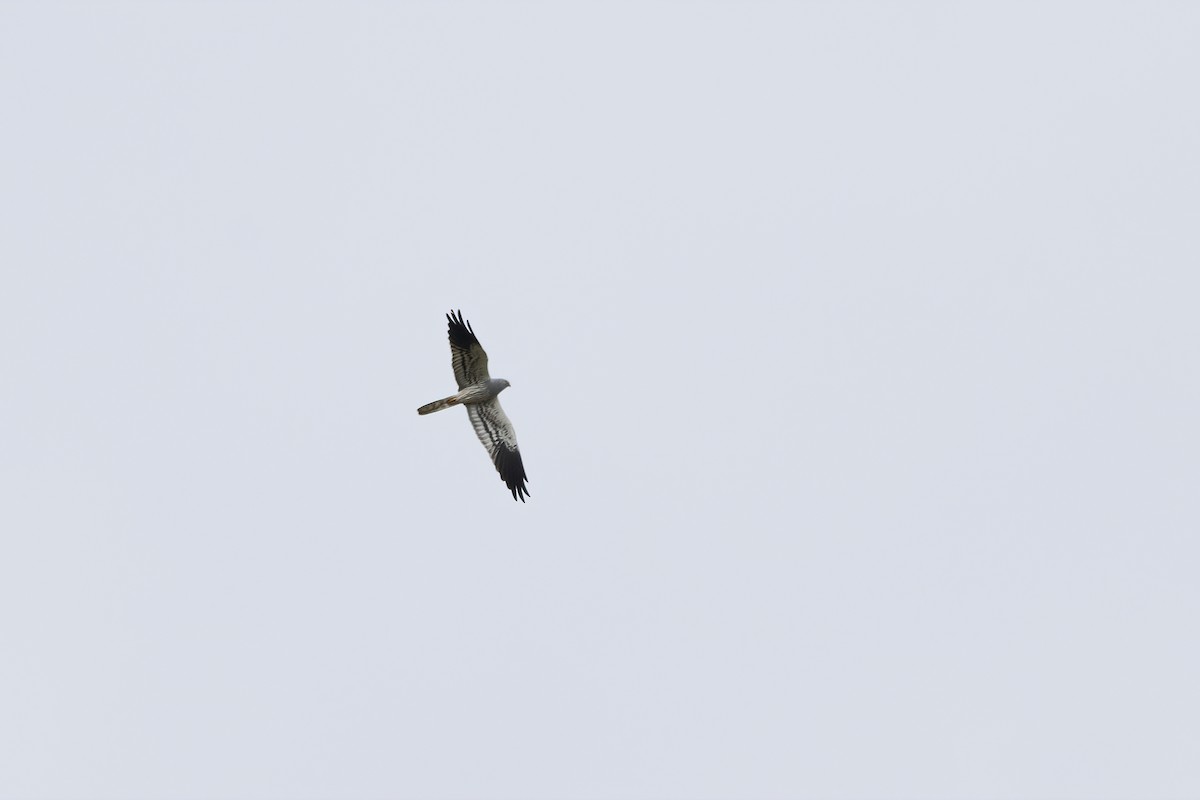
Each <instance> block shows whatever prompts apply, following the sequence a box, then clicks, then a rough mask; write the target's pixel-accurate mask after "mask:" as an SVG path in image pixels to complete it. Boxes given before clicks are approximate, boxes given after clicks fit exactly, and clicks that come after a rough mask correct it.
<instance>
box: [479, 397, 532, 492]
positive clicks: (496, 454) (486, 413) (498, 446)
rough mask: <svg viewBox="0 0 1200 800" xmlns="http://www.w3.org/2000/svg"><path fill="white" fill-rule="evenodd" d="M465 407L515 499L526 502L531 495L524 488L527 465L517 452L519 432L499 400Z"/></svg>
mask: <svg viewBox="0 0 1200 800" xmlns="http://www.w3.org/2000/svg"><path fill="white" fill-rule="evenodd" d="M466 408H467V414H468V416H470V417H471V424H472V425H473V426H475V434H476V435H477V436H478V437H479V441H481V442H483V446H484V447H486V448H487V451H488V455H490V456H491V457H492V463H493V464H495V465H496V471H497V472H499V473H500V478H501V479H502V480H503V481H504V483H505V484H506V485H507V486H508V488H509V490H510V491H511V492H512V496H513V500H520V501H521V502H522V503H524V502H525V498H526V497H528V496H529V489H528V488H527V487H526V486H525V481H526V477H525V465H524V464H523V463H521V453H520V451H519V450H517V433H516V431H514V430H513V426H512V423H511V422H509V421H508V415H507V414H505V413H504V409H503V408H501V407H500V401H499V400H497V399H496V398H494V397H493V398H492V399H491V400H489V401H487V402H486V403H480V404H478V405H468V406H467V407H466Z"/></svg>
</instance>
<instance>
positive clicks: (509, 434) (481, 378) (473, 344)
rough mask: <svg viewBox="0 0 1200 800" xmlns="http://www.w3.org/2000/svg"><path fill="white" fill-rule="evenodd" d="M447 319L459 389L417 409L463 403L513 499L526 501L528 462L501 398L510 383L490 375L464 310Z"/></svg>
mask: <svg viewBox="0 0 1200 800" xmlns="http://www.w3.org/2000/svg"><path fill="white" fill-rule="evenodd" d="M446 319H448V320H449V321H450V328H449V334H450V364H451V366H452V367H453V368H454V379H455V381H456V382H457V383H458V391H457V392H456V393H455V394H452V395H450V396H449V397H444V398H442V399H441V400H434V401H433V402H432V403H426V404H425V405H423V406H421V407H420V408H418V409H417V413H418V414H432V413H433V412H435V411H441V410H442V409H445V408H449V407H451V406H456V405H462V406H464V407H465V408H466V409H467V416H468V417H469V418H470V420H471V426H472V427H474V428H475V435H476V436H478V437H479V441H480V442H482V443H483V446H484V447H485V448H486V449H487V451H488V455H489V456H491V458H492V463H493V464H494V465H495V467H496V471H497V472H499V473H500V477H501V479H502V480H503V481H504V483H505V485H506V486H508V488H509V490H510V491H511V492H512V496H513V499H514V500H520V501H521V502H522V503H523V502H525V498H526V497H528V496H529V488H528V487H527V486H526V485H525V483H526V481H527V480H528V478H527V477H526V475H525V465H524V463H523V462H522V461H521V453H520V451H519V450H518V449H517V434H516V431H514V430H513V426H512V422H510V421H509V419H508V415H507V414H505V413H504V409H503V408H501V407H500V401H499V399H498V395H499V394H500V392H502V391H504V390H505V389H507V388H508V387H509V385H510V384H509V382H508V381H506V380H504V379H503V378H493V377H491V376H490V375H488V358H487V353H486V352H484V350H483V347H482V346H481V345H480V344H479V339H477V338H476V337H475V331H473V330H472V329H471V324H470V323H469V322H466V321H465V320H463V317H462V312H461V311H459V312H458V315H457V317H456V316H455V315H454V313H453V312H452V313H450V314H447V315H446Z"/></svg>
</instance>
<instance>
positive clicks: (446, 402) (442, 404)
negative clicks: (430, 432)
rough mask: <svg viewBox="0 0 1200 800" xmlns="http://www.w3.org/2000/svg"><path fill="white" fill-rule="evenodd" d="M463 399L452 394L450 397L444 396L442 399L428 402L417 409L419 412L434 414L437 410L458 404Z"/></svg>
mask: <svg viewBox="0 0 1200 800" xmlns="http://www.w3.org/2000/svg"><path fill="white" fill-rule="evenodd" d="M461 402H462V401H461V400H459V399H458V395H456V394H452V395H450V396H449V397H443V398H442V399H441V400H434V401H433V402H432V403H426V404H425V405H423V406H421V407H420V408H418V409H417V413H418V414H432V413H433V412H435V411H441V410H442V409H443V408H449V407H450V406H456V405H458V404H459V403H461Z"/></svg>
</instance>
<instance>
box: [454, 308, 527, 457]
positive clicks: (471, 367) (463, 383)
mask: <svg viewBox="0 0 1200 800" xmlns="http://www.w3.org/2000/svg"><path fill="white" fill-rule="evenodd" d="M446 319H448V320H450V363H451V365H453V367H454V380H456V381H458V388H459V389H465V388H467V387H468V386H470V385H471V384H474V383H479V382H481V381H486V380H487V379H488V378H490V377H491V376H490V375H488V368H487V353H485V352H483V347H482V346H480V344H479V340H478V339H476V338H475V331H473V330H471V323H469V322H465V321H464V320H463V316H462V312H461V311H459V312H458V316H457V317H456V316H455V315H454V314H453V313H451V314H447V315H446ZM502 415H503V414H502ZM514 446H515V445H514Z"/></svg>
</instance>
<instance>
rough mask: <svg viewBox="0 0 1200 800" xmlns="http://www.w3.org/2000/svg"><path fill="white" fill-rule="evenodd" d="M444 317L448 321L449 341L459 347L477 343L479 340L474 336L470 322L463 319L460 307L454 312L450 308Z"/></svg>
mask: <svg viewBox="0 0 1200 800" xmlns="http://www.w3.org/2000/svg"><path fill="white" fill-rule="evenodd" d="M446 319H447V320H449V322H450V341H452V342H454V344H456V345H458V346H459V347H470V346H471V345H473V344H478V343H479V340H478V339H476V338H475V331H474V330H472V329H471V323H469V322H467V321H466V320H465V319H463V314H462V310H461V309H460V310H459V311H458V312H457V315H456V314H455V312H454V310H453V309H452V310H451V311H450V313H449V314H447V315H446Z"/></svg>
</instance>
